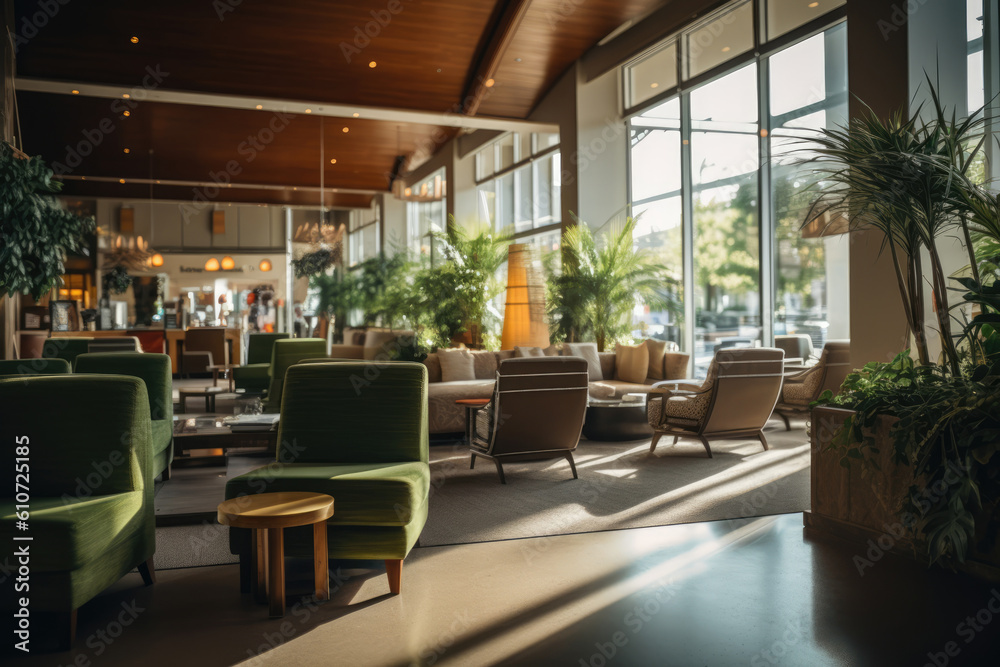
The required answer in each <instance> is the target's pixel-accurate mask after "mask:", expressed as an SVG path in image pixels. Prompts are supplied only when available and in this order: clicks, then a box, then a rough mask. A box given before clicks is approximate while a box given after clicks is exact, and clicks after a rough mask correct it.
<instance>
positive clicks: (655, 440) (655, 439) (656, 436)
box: [649, 431, 677, 454]
mask: <svg viewBox="0 0 1000 667" xmlns="http://www.w3.org/2000/svg"><path fill="white" fill-rule="evenodd" d="M662 437H663V434H662V433H660V432H659V431H656V432H655V433H653V442H651V443H650V445H649V453H650V454H652V453H653V450H654V449H656V443H658V442H659V441H660V438H662ZM674 442H677V439H676V438H674Z"/></svg>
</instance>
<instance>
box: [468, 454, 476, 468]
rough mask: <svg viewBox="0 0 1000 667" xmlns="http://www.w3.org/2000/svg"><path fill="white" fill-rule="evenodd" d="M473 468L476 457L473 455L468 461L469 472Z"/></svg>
mask: <svg viewBox="0 0 1000 667" xmlns="http://www.w3.org/2000/svg"><path fill="white" fill-rule="evenodd" d="M475 467H476V455H475V454H473V455H472V460H471V461H469V470H472V469H473V468H475Z"/></svg>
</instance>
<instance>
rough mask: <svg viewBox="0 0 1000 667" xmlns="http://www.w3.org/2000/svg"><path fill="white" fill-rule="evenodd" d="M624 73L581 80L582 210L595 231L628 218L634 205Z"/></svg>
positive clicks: (578, 156)
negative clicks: (630, 202)
mask: <svg viewBox="0 0 1000 667" xmlns="http://www.w3.org/2000/svg"><path fill="white" fill-rule="evenodd" d="M620 71H621V70H620V69H619V68H615V69H613V70H611V71H610V72H608V73H607V74H604V75H603V76H600V77H598V78H596V79H594V80H593V81H590V82H589V83H585V82H583V80H582V77H581V78H580V79H578V80H577V131H578V136H577V140H576V146H577V149H576V169H577V182H578V188H579V210H578V211H576V214H577V215H578V216H579V218H580V219H581V220H584V221H586V222H587V223H588V224H589V225H590V226H591V227H593V228H595V229H596V228H599V227H601V226H603V225H604V224H605V223H606V222H608V221H609V220H611V219H612V218H615V219H619V218H620V219H624V217H625V207H626V205H627V204H628V167H627V160H628V157H627V156H628V150H629V139H628V130H627V129H626V126H625V120H624V119H623V118H622V115H621V108H622V104H621V93H620V91H621V83H620V79H619V76H620ZM564 163H565V160H564Z"/></svg>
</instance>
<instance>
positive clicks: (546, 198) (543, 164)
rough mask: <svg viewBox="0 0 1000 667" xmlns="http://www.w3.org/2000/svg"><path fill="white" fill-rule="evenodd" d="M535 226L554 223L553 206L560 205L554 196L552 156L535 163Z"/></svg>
mask: <svg viewBox="0 0 1000 667" xmlns="http://www.w3.org/2000/svg"><path fill="white" fill-rule="evenodd" d="M534 171H535V201H534V207H535V226H536V227H541V226H543V225H550V224H552V207H553V205H555V206H559V203H558V202H555V201H554V200H553V198H552V157H551V156H546V157H544V158H542V159H541V160H539V161H538V162H536V163H535V164H534Z"/></svg>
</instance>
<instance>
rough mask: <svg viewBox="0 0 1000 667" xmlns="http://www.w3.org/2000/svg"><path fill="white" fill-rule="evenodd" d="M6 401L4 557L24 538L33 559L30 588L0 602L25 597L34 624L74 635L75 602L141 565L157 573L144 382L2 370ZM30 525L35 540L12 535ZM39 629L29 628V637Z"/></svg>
mask: <svg viewBox="0 0 1000 667" xmlns="http://www.w3.org/2000/svg"><path fill="white" fill-rule="evenodd" d="M0 405H3V406H4V414H5V417H4V418H3V419H0V443H3V444H2V445H0V452H2V458H3V461H2V465H3V467H4V470H8V471H10V484H4V485H3V488H2V489H0V562H4V563H13V562H16V558H15V556H14V552H15V549H18V548H20V547H23V546H24V545H25V544H27V545H29V549H30V559H31V584H30V585H31V588H30V591H28V592H24V593H22V594H21V595H20V596H15V595H13V594H11V595H6V594H5V595H3V596H0V608H2V609H4V614H5V615H6V614H8V613H11V612H12V611H13V610H15V609H16V607H17V606H18V605H19V604H20V599H19V598H20V597H27V598H28V606H29V609H30V614H31V618H32V619H33V621H34V622H33V623H32V628H33V629H36V630H42V629H44V628H53V629H56V630H60V629H61V630H62V631H63V634H62V637H63V642H62V643H63V644H65V639H67V638H68V639H69V642H70V643H72V640H73V634H74V633H75V626H76V614H77V609H79V608H80V607H81V606H82V605H83V604H85V603H86V602H87V601H88V600H90V599H92V598H93V597H94V596H96V595H97V594H99V593H100V592H101V591H103V590H104V589H106V588H107V587H108V586H111V585H112V584H114V583H115V582H116V581H118V580H119V579H121V578H122V577H123V576H125V575H126V574H128V573H129V572H130V571H131V570H132V569H133V568H135V567H137V566H138V567H139V571H140V574H142V577H143V580H144V581H145V583H146V585H150V584H152V583H153V579H154V576H155V573H154V570H153V552H154V551H155V550H156V538H155V519H154V513H153V476H152V467H151V459H152V443H151V439H152V435H151V430H150V423H149V422H150V420H149V399H148V398H147V396H146V387H145V385H144V384H143V382H142V380H139V379H138V378H134V377H124V376H117V375H116V376H110V375H108V376H96V375H63V376H49V377H30V378H21V379H7V380H0ZM24 463H26V464H27V468H26V469H25V468H22V469H21V470H22V471H23V472H24V473H25V474H30V481H31V484H30V501H29V503H30V506H31V508H30V516H29V517H28V518H27V519H26V520H27V522H28V530H27V532H23V531H21V530H16V529H15V517H16V514H15V513H16V511H17V509H16V507H15V505H16V504H17V503H19V502H23V499H21V500H19V499H18V498H17V496H16V492H17V490H16V489H15V485H14V471H15V469H16V468H15V464H24ZM17 519H18V520H21V519H22V517H17ZM24 535H28V536H30V537H31V538H32V540H31V542H22V541H15V540H14V538H15V537H21V536H24ZM10 584H11V582H8V584H7V585H10ZM47 616H48V617H49V620H50V622H48V623H47V622H45V620H43V619H46V617H47ZM51 616H56V617H59V619H60V620H59V621H57V622H56V623H52V622H51V620H52V619H51ZM8 618H9V617H8ZM60 624H62V627H61V628H60V627H59V625H60ZM41 637H42V635H38V636H36V635H34V634H32V640H33V643H32V647H34V646H35V643H34V642H35V640H36V639H39V638H41Z"/></svg>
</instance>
